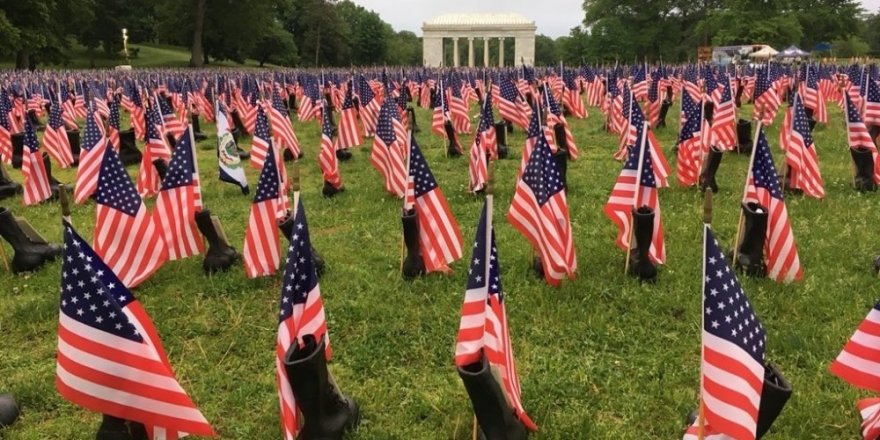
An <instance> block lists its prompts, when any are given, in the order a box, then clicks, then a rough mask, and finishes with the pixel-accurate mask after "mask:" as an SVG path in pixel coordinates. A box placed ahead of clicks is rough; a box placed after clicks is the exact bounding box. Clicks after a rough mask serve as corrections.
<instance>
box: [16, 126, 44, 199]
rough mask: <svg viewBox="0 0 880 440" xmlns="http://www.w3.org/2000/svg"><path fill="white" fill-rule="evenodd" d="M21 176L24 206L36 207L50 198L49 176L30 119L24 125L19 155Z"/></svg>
mask: <svg viewBox="0 0 880 440" xmlns="http://www.w3.org/2000/svg"><path fill="white" fill-rule="evenodd" d="M21 174H22V175H24V185H23V186H24V204H25V206H30V205H36V204H38V203H41V202H43V201H45V200H47V199H48V198H49V197H52V188H51V187H50V186H49V176H48V174H47V173H46V165H45V163H43V154H42V153H41V152H40V145H39V144H38V143H37V132H36V131H34V126H33V124H31V120H30V118H25V123H24V148H22V155H21Z"/></svg>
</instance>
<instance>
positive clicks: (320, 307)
mask: <svg viewBox="0 0 880 440" xmlns="http://www.w3.org/2000/svg"><path fill="white" fill-rule="evenodd" d="M269 167H270V165H267V166H266V167H264V168H263V172H264V173H265V170H266V168H269ZM295 198H296V199H297V200H296V202H295V203H296V210H295V211H294V213H293V235H291V236H290V237H287V239H288V240H290V246H289V247H288V248H287V258H286V259H285V263H284V276H283V277H282V283H283V285H282V287H281V299H280V301H279V312H278V337H277V339H276V342H275V353H276V357H275V367H276V375H277V379H278V400H279V402H280V404H281V427H282V431H283V438H284V439H294V438H297V436H296V435H297V432H298V431H299V428H300V423H299V409H298V408H297V402H296V398H295V397H294V394H293V389H292V388H291V387H290V381H289V380H288V377H287V370H286V369H285V366H284V356H285V354H286V353H287V352H288V350H289V349H290V347H291V346H293V345H294V344H302V343H303V337H305V336H307V335H313V336H314V337H315V340H316V341H318V343H320V341H321V340H322V339H324V342H325V345H324V347H325V348H324V353H322V354H321V355H323V356H325V357H326V359H328V360H329V359H330V355H331V352H332V350H331V348H330V341H329V340H328V339H325V338H329V335H328V332H327V318H326V315H325V312H324V301H323V300H322V299H321V287H320V285H319V284H318V275H317V273H316V271H315V264H314V258H313V255H312V244H311V238H310V234H309V225H308V222H307V220H306V212H305V208H303V204H302V199H299V198H298V197H295ZM274 229H275V230H276V231H277V228H274ZM276 240H277V233H276ZM309 423H314V421H311V422H309Z"/></svg>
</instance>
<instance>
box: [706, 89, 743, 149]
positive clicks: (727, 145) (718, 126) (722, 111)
mask: <svg viewBox="0 0 880 440" xmlns="http://www.w3.org/2000/svg"><path fill="white" fill-rule="evenodd" d="M730 81H731V80H730V78H729V77H727V76H726V75H724V76H722V77H721V80H720V81H719V84H720V87H719V88H718V90H719V92H718V93H716V94H715V96H713V99H712V100H713V101H714V105H715V112H714V114H713V118H712V128H711V130H712V134H711V137H712V140H713V141H714V145H712V146H715V147H718V148H724V149H727V150H732V149H734V148H736V146H737V138H736V103H735V102H734V101H733V94H732V90H733V87H732V84H731V82H730Z"/></svg>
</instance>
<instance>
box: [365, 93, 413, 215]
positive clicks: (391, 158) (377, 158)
mask: <svg viewBox="0 0 880 440" xmlns="http://www.w3.org/2000/svg"><path fill="white" fill-rule="evenodd" d="M395 107H396V105H395V104H394V100H392V99H387V100H385V102H384V103H383V104H382V111H381V112H380V114H379V122H378V123H377V124H376V137H375V138H374V139H373V149H372V151H371V154H370V163H371V164H372V165H373V168H375V169H376V170H377V171H379V174H381V175H382V179H383V181H384V183H385V190H387V191H388V192H389V193H391V194H394V195H395V196H397V197H403V196H404V191H405V187H406V175H407V174H406V160H405V156H406V148H407V147H406V144H407V139H406V138H407V133H406V129H405V128H404V127H403V124H401V123H400V121H399V120H398V119H397V117H396V114H397V110H396V109H395Z"/></svg>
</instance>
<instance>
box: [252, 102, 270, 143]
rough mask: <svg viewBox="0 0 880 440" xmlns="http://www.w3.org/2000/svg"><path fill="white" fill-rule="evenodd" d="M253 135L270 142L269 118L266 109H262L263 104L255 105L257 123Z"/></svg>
mask: <svg viewBox="0 0 880 440" xmlns="http://www.w3.org/2000/svg"><path fill="white" fill-rule="evenodd" d="M254 137H255V138H260V139H263V140H265V141H266V142H270V137H269V118H267V117H266V111H265V110H263V106H258V107H257V123H256V125H255V126H254Z"/></svg>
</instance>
